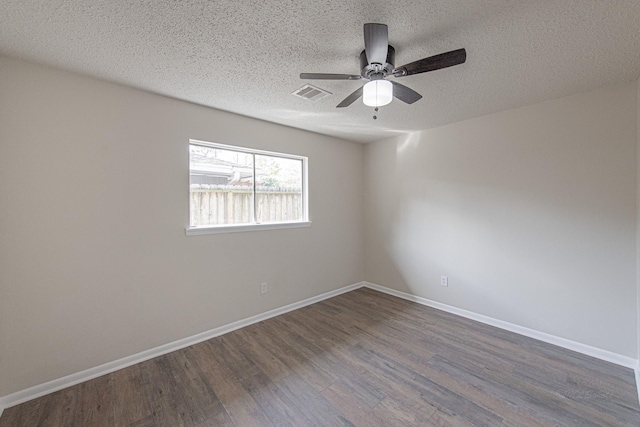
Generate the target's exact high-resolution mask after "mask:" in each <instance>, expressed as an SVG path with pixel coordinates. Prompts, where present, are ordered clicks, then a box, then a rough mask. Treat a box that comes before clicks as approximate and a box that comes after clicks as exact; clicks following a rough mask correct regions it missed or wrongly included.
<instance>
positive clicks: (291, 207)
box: [189, 184, 302, 227]
mask: <svg viewBox="0 0 640 427" xmlns="http://www.w3.org/2000/svg"><path fill="white" fill-rule="evenodd" d="M189 198H190V200H189V202H190V204H191V205H190V206H191V209H190V212H191V226H192V227H195V226H206V225H220V224H246V223H251V221H252V218H251V217H252V206H253V192H252V187H249V186H234V185H206V184H202V185H198V184H195V185H192V186H191V191H190V195H189ZM256 207H257V209H256V220H257V222H260V223H267V222H281V221H299V220H301V219H302V192H301V191H300V190H299V189H295V188H282V187H266V186H258V187H257V188H256Z"/></svg>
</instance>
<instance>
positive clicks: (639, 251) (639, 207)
mask: <svg viewBox="0 0 640 427" xmlns="http://www.w3.org/2000/svg"><path fill="white" fill-rule="evenodd" d="M636 86H637V90H638V92H637V98H636V100H637V103H636V113H637V122H636V123H637V124H636V135H637V137H638V144H637V146H636V156H637V161H638V163H637V166H636V174H637V177H636V178H637V180H638V181H637V183H636V192H637V193H636V194H637V196H636V197H637V199H636V215H637V222H636V235H637V241H636V256H637V257H638V262H637V263H636V275H637V279H636V284H637V291H636V297H637V299H638V311H637V314H636V317H637V320H638V356H637V359H638V365H637V368H636V369H637V371H636V375H640V173H639V172H638V171H640V79H639V80H638V81H637V82H636ZM637 378H638V377H636V381H637ZM636 386H637V387H638V393H639V394H638V397H640V384H636Z"/></svg>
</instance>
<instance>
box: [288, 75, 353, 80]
mask: <svg viewBox="0 0 640 427" xmlns="http://www.w3.org/2000/svg"><path fill="white" fill-rule="evenodd" d="M300 78H301V79H304V80H359V79H361V78H362V76H360V75H354V74H323V73H300Z"/></svg>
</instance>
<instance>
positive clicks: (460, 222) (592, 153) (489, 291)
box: [365, 82, 638, 358]
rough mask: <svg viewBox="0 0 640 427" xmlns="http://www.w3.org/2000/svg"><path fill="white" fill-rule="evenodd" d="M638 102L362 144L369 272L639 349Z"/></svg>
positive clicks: (533, 109) (619, 95)
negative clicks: (444, 282) (442, 283)
mask: <svg viewBox="0 0 640 427" xmlns="http://www.w3.org/2000/svg"><path fill="white" fill-rule="evenodd" d="M636 110H637V83H636V82H634V83H629V84H625V85H620V86H615V87H608V88H603V89H601V90H597V91H593V92H590V93H585V94H580V95H576V96H573V97H567V98H561V99H556V100H553V101H550V102H545V103H541V104H537V105H532V106H528V107H524V108H520V109H516V110H509V111H505V112H502V113H498V114H493V115H490V116H485V117H479V118H475V119H472V120H467V121H464V122H459V123H455V124H452V125H449V126H444V127H441V128H437V129H432V130H428V131H424V132H421V133H416V134H413V135H410V136H407V137H398V138H396V139H392V140H386V141H380V142H377V143H374V144H370V145H368V146H367V149H366V153H365V174H366V178H365V179H366V181H367V187H366V198H365V199H366V201H365V216H366V222H365V242H366V244H365V248H366V249H365V277H366V280H367V281H370V282H373V283H376V284H379V285H383V286H388V287H391V288H394V289H397V290H399V291H404V292H408V293H410V294H414V295H417V296H420V297H424V298H428V299H431V300H435V301H437V302H440V303H444V304H448V305H451V306H454V307H458V308H462V309H466V310H469V311H472V312H476V313H479V314H483V315H485V316H490V317H493V318H496V319H499V320H502V321H506V322H510V323H514V324H516V325H520V326H524V327H527V328H531V329H534V330H537V331H541V332H545V333H548V334H552V335H556V336H559V337H562V338H566V339H569V340H573V341H577V342H579V343H583V344H587V345H591V346H594V347H598V348H601V349H604V350H608V351H611V352H614V353H618V354H621V355H624V356H628V357H632V358H635V357H637V353H638V348H637V344H636V342H637V341H638V334H637V328H638V322H637V309H638V303H637V296H636V295H637V289H636V286H637V285H636V167H637V166H636V145H637V132H636V126H637V122H638V117H637V114H636ZM441 275H446V276H448V277H449V287H442V286H440V283H439V279H440V276H441Z"/></svg>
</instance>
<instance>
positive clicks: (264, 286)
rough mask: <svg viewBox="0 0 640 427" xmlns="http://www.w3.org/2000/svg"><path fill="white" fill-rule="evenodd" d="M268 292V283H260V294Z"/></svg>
mask: <svg viewBox="0 0 640 427" xmlns="http://www.w3.org/2000/svg"><path fill="white" fill-rule="evenodd" d="M267 291H268V288H267V282H263V283H260V293H261V294H266V293H267Z"/></svg>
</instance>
